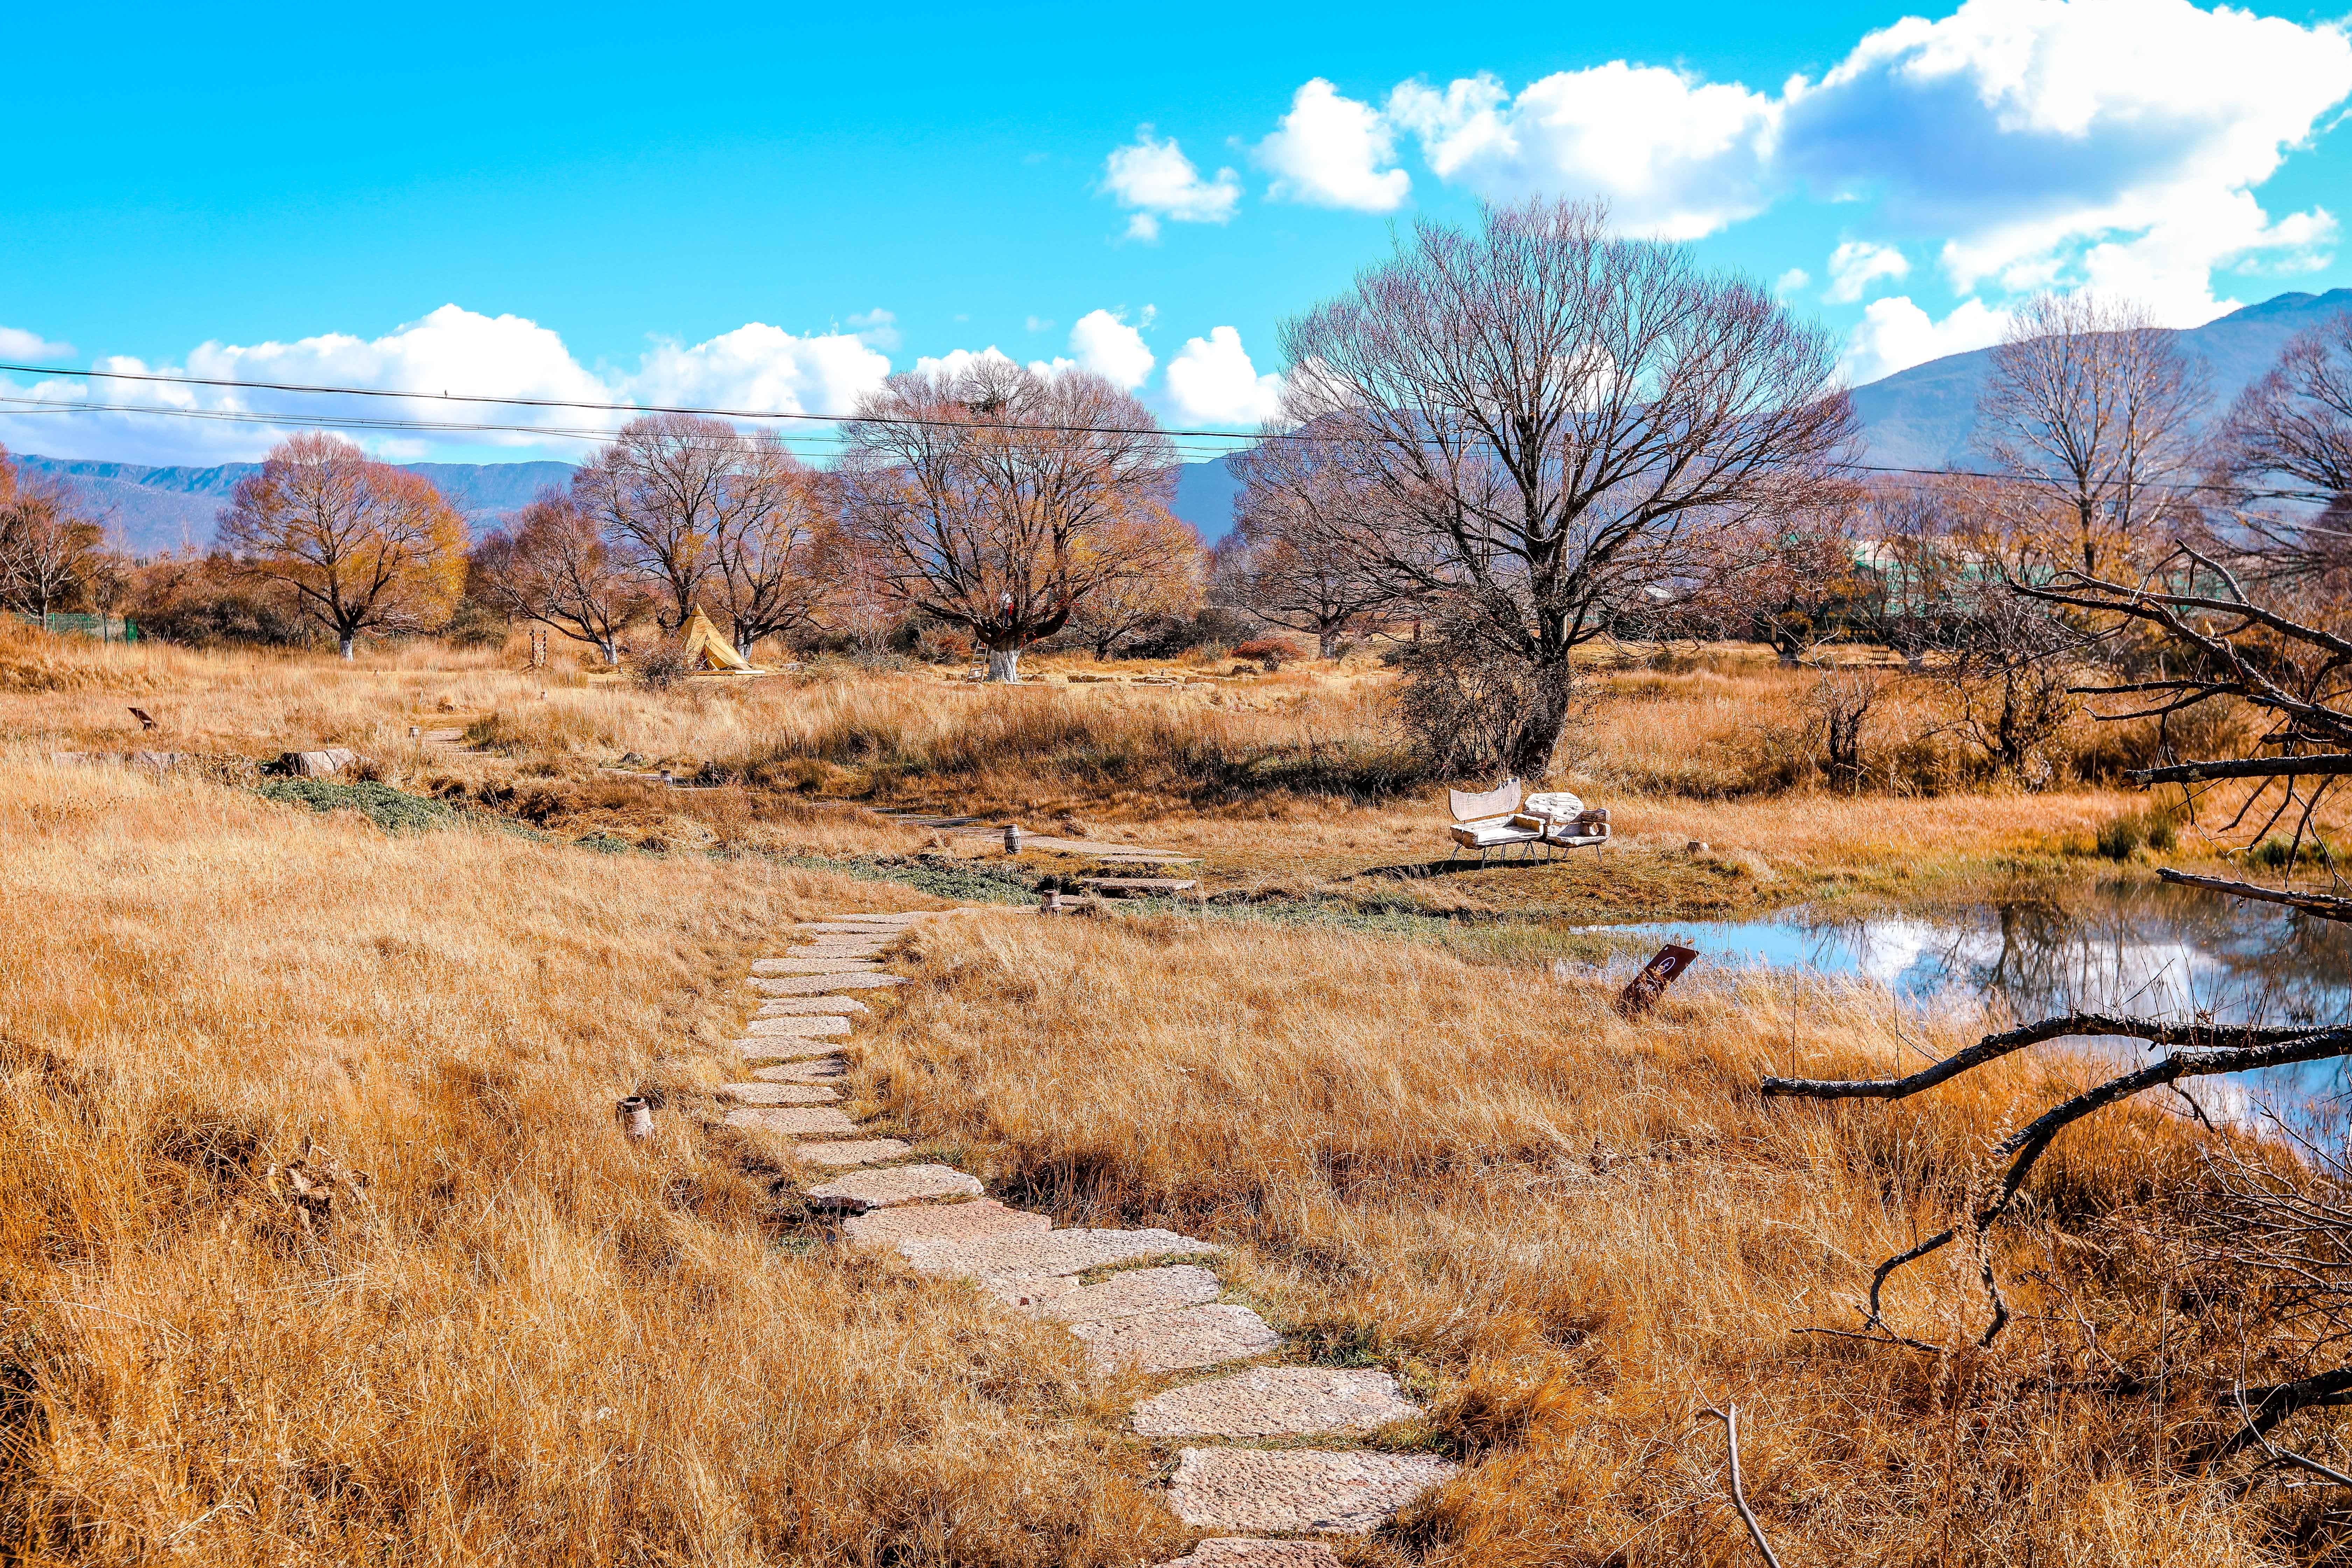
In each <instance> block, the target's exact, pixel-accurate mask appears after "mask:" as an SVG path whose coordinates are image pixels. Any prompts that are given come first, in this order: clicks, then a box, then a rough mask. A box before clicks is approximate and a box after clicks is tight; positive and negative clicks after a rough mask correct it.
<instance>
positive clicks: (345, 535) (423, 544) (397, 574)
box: [220, 431, 466, 658]
mask: <svg viewBox="0 0 2352 1568" xmlns="http://www.w3.org/2000/svg"><path fill="white" fill-rule="evenodd" d="M220 545H221V548H222V549H223V550H225V551H226V552H229V553H230V554H231V555H232V556H234V557H235V558H236V563H237V569H238V570H239V571H240V572H241V573H242V574H245V575H247V576H248V577H251V578H255V579H257V580H259V581H261V582H265V583H268V584H272V585H273V586H274V587H275V588H277V589H278V590H280V591H283V592H285V593H287V594H289V595H291V596H292V597H293V599H294V601H295V602H296V603H297V604H298V605H299V606H300V607H301V608H302V610H303V611H304V612H305V613H306V614H308V615H309V616H310V617H311V618H312V619H314V620H316V621H318V622H319V623H320V625H322V626H325V627H326V628H327V630H328V632H329V633H330V634H331V635H332V636H333V637H334V638H335V642H336V646H337V647H338V648H339V649H341V653H342V656H343V657H344V658H351V657H352V644H353V642H354V641H355V639H356V638H357V637H358V636H359V634H360V633H362V632H364V631H374V632H386V631H416V630H422V629H424V628H425V627H426V626H435V625H437V624H439V621H440V619H441V617H442V616H446V614H447V613H448V611H449V608H450V606H451V605H454V604H456V603H457V595H458V591H459V589H460V588H461V587H462V586H463V585H464V583H465V578H466V552H465V546H466V523H465V520H464V519H463V518H461V517H459V516H458V515H457V512H456V510H453V509H452V508H451V507H450V505H449V503H448V502H447V501H446V500H443V499H442V497H441V492H440V491H439V490H437V489H434V488H433V485H432V483H431V481H429V480H427V479H425V478H424V477H423V476H422V475H419V474H413V473H410V472H408V471H406V470H405V469H402V468H394V467H392V466H391V465H389V464H386V463H378V462H374V461H372V460H370V458H368V456H367V454H366V453H364V452H362V451H361V450H360V449H359V447H355V446H353V445H352V443H351V442H349V441H346V440H344V439H343V438H342V437H340V436H330V435H326V434H324V433H322V432H318V431H309V432H305V433H304V434H302V435H299V436H295V437H289V439H287V440H285V441H283V442H281V443H279V444H278V447H276V448H274V449H273V450H272V451H271V452H270V454H269V456H268V458H267V459H266V460H264V461H263V463H262V465H261V471H260V472H258V473H256V474H252V475H249V476H247V478H245V479H240V480H238V481H237V485H236V490H235V491H234V492H232V495H231V498H230V503H229V505H228V507H227V509H226V510H224V511H223V512H222V513H221V514H220Z"/></svg>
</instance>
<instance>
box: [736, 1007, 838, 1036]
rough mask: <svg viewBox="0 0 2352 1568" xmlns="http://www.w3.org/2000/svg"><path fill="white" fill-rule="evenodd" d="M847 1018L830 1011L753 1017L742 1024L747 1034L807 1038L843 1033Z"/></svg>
mask: <svg viewBox="0 0 2352 1568" xmlns="http://www.w3.org/2000/svg"><path fill="white" fill-rule="evenodd" d="M850 1028H851V1024H850V1022H849V1020H848V1019H846V1018H844V1017H841V1016H838V1015H836V1014H832V1013H803V1014H800V1015H798V1016H793V1017H785V1018H754V1019H752V1020H751V1022H750V1023H748V1024H746V1025H744V1026H743V1032H744V1033H745V1034H747V1035H795V1036H798V1037H801V1038H803V1039H808V1038H812V1037H816V1036H820V1035H845V1034H847V1033H849V1031H850Z"/></svg>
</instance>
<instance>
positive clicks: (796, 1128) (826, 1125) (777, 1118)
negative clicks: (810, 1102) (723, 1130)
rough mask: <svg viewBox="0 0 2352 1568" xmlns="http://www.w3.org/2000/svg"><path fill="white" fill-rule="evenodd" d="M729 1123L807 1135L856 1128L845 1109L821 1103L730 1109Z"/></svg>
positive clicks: (763, 1129)
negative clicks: (815, 1104) (822, 1105)
mask: <svg viewBox="0 0 2352 1568" xmlns="http://www.w3.org/2000/svg"><path fill="white" fill-rule="evenodd" d="M727 1125H728V1126H730V1127H756V1128H759V1129H760V1130H761V1131H765V1132H782V1133H783V1134H785V1135H786V1136H787V1137H792V1138H806V1137H813V1136H815V1135H817V1134H820V1133H830V1132H855V1131H857V1123H856V1122H855V1121H851V1120H850V1119H849V1117H848V1115H847V1114H846V1113H845V1112H843V1111H839V1110H833V1109H831V1108H830V1107H821V1106H785V1107H782V1108H770V1107H765V1106H752V1107H747V1108H746V1109H744V1110H730V1111H729V1112H728V1113H727Z"/></svg>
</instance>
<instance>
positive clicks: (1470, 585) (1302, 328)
mask: <svg viewBox="0 0 2352 1568" xmlns="http://www.w3.org/2000/svg"><path fill="white" fill-rule="evenodd" d="M1283 347H1284V350H1285V352H1286V353H1287V355H1288V357H1289V360H1290V363H1291V365H1292V366H1293V371H1292V374H1291V376H1290V379H1289V381H1288V384H1287V390H1286V394H1285V397H1284V409H1285V413H1286V416H1287V417H1288V419H1289V421H1290V422H1291V423H1293V424H1295V425H1299V426H1310V425H1311V426H1324V427H1328V429H1330V430H1331V431H1333V432H1334V433H1336V434H1338V435H1339V437H1342V438H1344V439H1346V440H1348V441H1350V442H1352V443H1353V444H1355V445H1356V446H1357V447H1359V449H1360V453H1361V458H1360V468H1361V471H1362V475H1363V478H1364V479H1365V481H1366V482H1367V483H1368V484H1369V485H1370V489H1371V493H1372V494H1373V495H1374V496H1376V497H1377V500H1378V503H1379V504H1378V505H1377V507H1376V508H1375V509H1374V510H1372V511H1371V512H1370V514H1369V515H1367V516H1365V517H1362V518H1359V519H1353V520H1349V519H1341V520H1339V521H1336V522H1335V523H1334V524H1333V526H1332V533H1333V536H1334V538H1335V539H1336V540H1338V541H1339V542H1344V543H1345V544H1346V545H1347V546H1348V547H1349V548H1350V549H1352V550H1353V551H1354V552H1356V553H1357V555H1358V557H1359V558H1360V559H1361V560H1363V561H1364V562H1366V563H1368V564H1370V565H1371V566H1374V567H1375V568H1377V569H1378V570H1380V571H1381V572H1382V573H1383V574H1387V575H1389V576H1390V577H1391V578H1392V580H1394V581H1395V582H1396V583H1397V584H1398V585H1399V586H1400V587H1401V588H1402V589H1404V590H1405V591H1407V592H1410V593H1411V594H1412V595H1414V596H1415V597H1416V598H1417V599H1420V600H1422V601H1423V603H1425V604H1427V605H1430V606H1431V608H1432V610H1433V613H1434V612H1435V611H1436V610H1437V609H1438V608H1439V607H1440V606H1441V605H1442V606H1443V607H1444V612H1445V613H1446V614H1447V615H1449V616H1451V617H1452V619H1453V620H1454V623H1455V624H1456V625H1457V626H1461V627H1463V628H1466V629H1467V631H1468V632H1469V634H1470V635H1471V636H1472V637H1475V639H1476V640H1478V641H1480V642H1483V643H1484V644H1485V645H1486V647H1488V648H1489V649H1491V651H1492V652H1494V653H1495V654H1496V655H1497V656H1499V657H1501V658H1506V659H1508V660H1510V661H1512V662H1513V663H1515V664H1516V665H1517V666H1518V667H1519V668H1522V669H1523V670H1525V671H1526V672H1527V674H1528V678H1529V689H1530V691H1531V695H1532V700H1531V701H1530V702H1528V705H1527V708H1526V710H1525V712H1524V715H1523V717H1522V718H1521V719H1520V720H1519V721H1518V722H1517V728H1516V732H1515V735H1514V736H1513V738H1512V740H1511V742H1510V743H1509V745H1508V747H1507V755H1506V757H1505V759H1504V761H1505V764H1506V765H1507V766H1508V767H1509V768H1510V769H1512V770H1513V771H1514V772H1516V773H1520V774H1522V775H1524V776H1529V777H1533V776H1536V775H1538V774H1540V773H1542V772H1543V771H1544V769H1545V768H1546V767H1547V766H1548V765H1549V760H1550V756H1551V752H1552V749H1553V747H1554V745H1555V743H1556V742H1557V741H1558V739H1559V733H1560V731H1561V729H1562V727H1563V725H1564V724H1565V723H1566V721H1567V719H1568V715H1569V711H1570V656H1571V655H1572V653H1573V652H1574V650H1575V649H1576V648H1577V647H1579V646H1580V644H1582V643H1585V642H1588V641H1590V640H1591V639H1593V638H1595V637H1601V636H1603V635H1605V634H1606V633H1607V632H1608V631H1609V629H1610V627H1611V626H1612V623H1613V622H1615V621H1616V620H1617V619H1619V618H1620V617H1621V616H1626V615H1629V614H1632V613H1633V612H1635V611H1637V610H1639V609H1641V608H1642V607H1643V606H1645V605H1649V604H1651V603H1654V593H1653V591H1654V590H1655V591H1668V590H1670V589H1671V587H1672V586H1673V585H1674V584H1676V583H1677V582H1678V581H1679V580H1681V579H1683V578H1684V577H1685V575H1686V574H1688V573H1689V571H1690V569H1691V566H1692V556H1693V552H1694V551H1695V550H1696V547H1698V546H1699V545H1700V544H1702V543H1703V542H1704V539H1703V536H1704V535H1706V533H1708V532H1710V531H1713V530H1715V529H1717V528H1720V527H1723V526H1727V525H1732V524H1737V523H1738V522H1741V521H1745V520H1747V519H1749V518H1752V517H1754V516H1757V515H1759V514H1760V513H1765V512H1769V511H1771V510H1776V509H1778V510H1790V509H1793V508H1795V507H1797V506H1800V505H1801V504H1802V503H1803V501H1804V500H1805V499H1806V498H1807V497H1808V496H1809V495H1810V494H1811V491H1812V490H1813V489H1814V488H1815V487H1816V486H1818V485H1819V484H1820V482H1821V481H1822V479H1825V478H1826V477H1828V476H1829V475H1831V474H1832V472H1833V470H1834V469H1835V468H1836V467H1837V463H1838V458H1839V457H1840V454H1841V452H1842V449H1843V447H1844V446H1845V443H1846V441H1847V438H1848V437H1850V435H1851V434H1852V432H1853V411H1852V409H1851V407H1850V405H1849V403H1848V400H1847V398H1846V396H1845V395H1844V393H1843V391H1842V390H1840V389H1839V387H1838V385H1837V380H1836V371H1835V364H1836V357H1837V355H1836V349H1835V345H1834V344H1833V343H1832V341H1831V340H1830V338H1829V336H1828V334H1827V333H1825V332H1824V331H1822V330H1821V329H1819V328H1817V327H1814V326H1811V325H1808V324H1805V323H1801V322H1800V321H1797V320H1795V319H1794V318H1793V317H1791V316H1790V314H1789V313H1788V312H1787V311H1785V310H1782V309H1781V308H1780V306H1779V305H1777V304H1776V303H1774V302H1773V300H1772V299H1771V297H1770V296H1769V294H1767V293H1766V292H1765V291H1764V290H1763V289H1759V288H1758V287H1756V286H1755V285H1754V284H1752V283H1749V282H1747V281H1745V280H1742V279H1734V278H1726V277H1717V276H1713V275H1709V274H1707V273H1705V272H1702V271H1700V270H1699V269H1698V268H1696V265H1695V264H1694V263H1693V262H1692V260H1691V258H1690V257H1689V255H1688V253H1687V252H1686V251H1685V250H1684V249H1682V248H1681V247H1676V246H1674V245H1669V244H1664V243H1660V242H1656V241H1651V240H1641V239H1627V238H1622V237H1618V236H1616V235H1615V234H1613V233H1612V231H1611V229H1610V227H1609V224H1608V218H1607V214H1606V212H1605V211H1604V209H1602V208H1601V207H1599V206H1596V205H1578V204H1569V203H1560V202H1553V201H1536V202H1530V203H1528V204H1527V205H1520V206H1513V207H1498V208H1490V209H1488V210H1487V211H1486V214H1485V215H1484V216H1483V218H1482V220H1481V221H1480V223H1479V224H1478V225H1477V226H1476V227H1475V229H1471V230H1464V229H1459V228H1455V227H1453V226H1447V225H1444V224H1438V223H1433V222H1429V223H1423V224H1422V225H1420V226H1418V227H1417V228H1416V229H1415V230H1414V231H1413V235H1412V238H1411V239H1410V240H1409V241H1401V242H1400V245H1399V249H1398V252H1397V254H1396V256H1395V257H1394V258H1392V259H1391V260H1390V261H1388V262H1385V263H1383V264H1381V265H1380V266H1377V267H1374V268H1370V269H1368V270H1366V271H1365V272H1363V273H1362V274H1360V276H1359V277H1358V279H1356V284H1355V287H1354V288H1353V289H1351V290H1350V291H1349V292H1348V293H1347V294H1345V295H1343V296H1341V297H1340V298H1339V299H1337V300H1331V301H1329V302H1328V303H1326V304H1324V305H1322V306H1320V307H1319V308H1318V309H1316V310H1313V311H1310V312H1309V313H1307V315H1304V316H1301V317H1299V318H1297V319H1296V320H1293V321H1289V322H1287V323H1286V325H1285V327H1284V330H1283Z"/></svg>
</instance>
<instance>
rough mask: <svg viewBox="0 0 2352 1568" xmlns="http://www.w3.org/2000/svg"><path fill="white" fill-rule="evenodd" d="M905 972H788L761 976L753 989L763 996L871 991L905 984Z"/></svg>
mask: <svg viewBox="0 0 2352 1568" xmlns="http://www.w3.org/2000/svg"><path fill="white" fill-rule="evenodd" d="M904 984H907V977H906V976H905V975H903V974H863V973H860V974H784V975H777V976H774V977H772V978H771V977H768V976H761V977H760V978H757V979H754V980H753V981H751V989H752V990H754V991H757V992H759V993H760V994H761V995H763V996H816V995H821V994H824V993H825V992H827V991H870V990H872V989H874V988H875V987H876V986H878V985H904Z"/></svg>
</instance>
